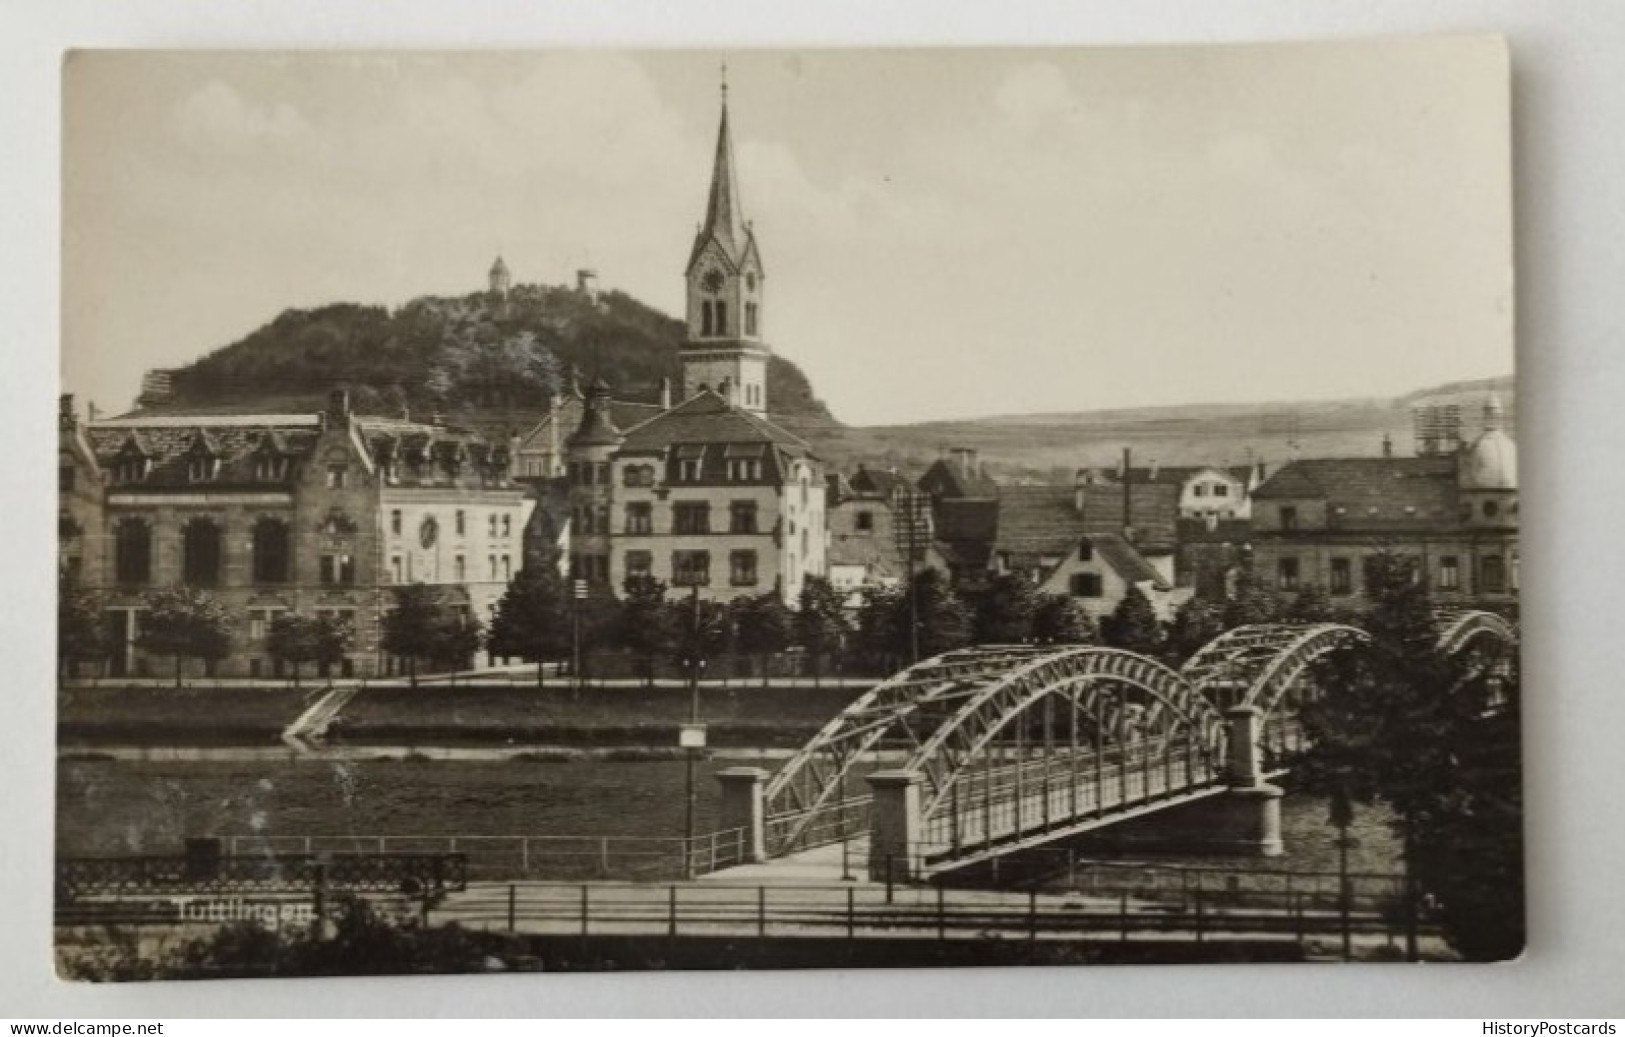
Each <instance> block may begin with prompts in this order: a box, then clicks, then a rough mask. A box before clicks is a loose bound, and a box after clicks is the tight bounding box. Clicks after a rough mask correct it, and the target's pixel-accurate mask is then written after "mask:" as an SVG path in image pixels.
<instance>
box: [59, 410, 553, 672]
mask: <svg viewBox="0 0 1625 1037" xmlns="http://www.w3.org/2000/svg"><path fill="white" fill-rule="evenodd" d="M59 424H60V437H61V447H60V448H59V457H60V459H61V468H62V472H61V477H62V489H61V491H60V494H59V498H60V500H61V507H62V513H63V521H62V528H63V531H64V533H65V534H66V535H64V536H63V538H62V544H61V552H62V564H63V567H64V570H65V571H67V572H71V573H72V576H73V578H74V579H76V580H78V581H79V582H80V583H81V584H83V585H85V586H88V587H91V588H94V589H95V590H96V591H97V592H99V594H100V595H101V597H102V598H103V599H104V601H105V605H106V618H107V627H108V632H109V635H110V642H111V644H112V645H113V646H114V647H113V650H112V653H111V655H110V658H109V660H108V666H107V672H108V673H109V674H110V675H113V676H125V675H139V674H140V673H142V672H144V671H145V670H146V669H147V668H148V667H149V665H151V664H152V661H151V660H148V659H147V658H145V656H144V655H143V653H142V652H141V651H140V650H139V649H137V648H136V647H135V645H134V642H135V639H136V637H137V635H138V634H139V631H140V624H141V614H142V613H143V611H144V610H145V608H146V604H145V601H146V596H147V594H148V593H149V592H150V591H152V590H155V589H158V588H162V587H167V586H173V585H184V586H190V587H194V588H197V589H201V590H205V591H207V592H208V593H210V594H211V595H213V596H214V597H216V598H217V599H218V600H219V601H220V602H221V604H222V605H223V606H224V607H225V608H226V610H227V611H228V612H229V613H230V614H232V615H233V617H234V618H235V619H236V620H237V624H236V626H237V630H236V635H235V638H234V643H233V646H232V650H231V653H230V654H229V655H228V656H227V657H226V658H224V659H222V660H220V661H219V662H218V663H216V664H212V665H211V666H210V667H209V672H210V673H212V674H214V675H218V676H223V677H260V676H264V677H270V676H275V675H277V674H278V672H279V666H278V664H276V663H275V662H273V661H272V660H271V659H270V658H269V657H268V656H267V654H266V652H265V641H266V635H267V633H268V632H269V627H270V624H271V622H272V620H274V619H275V617H276V616H278V615H281V614H284V613H292V614H297V615H305V616H319V615H328V616H331V617H333V618H336V619H340V620H343V621H347V622H348V623H350V625H351V627H352V630H353V631H354V637H353V643H352V647H351V651H350V652H349V653H348V655H347V656H346V658H345V659H344V660H343V662H342V663H341V664H340V665H339V666H338V667H337V671H336V672H337V674H339V675H346V676H347V675H358V676H370V675H375V674H387V673H390V672H394V671H395V670H396V669H397V668H398V662H397V661H396V660H393V659H390V658H388V657H387V656H385V655H384V653H383V651H382V648H381V643H380V623H381V618H382V614H383V611H384V610H385V609H386V608H388V607H389V604H390V600H391V595H390V594H389V589H390V588H391V587H394V586H398V585H401V584H406V583H427V584H432V585H437V586H440V587H443V588H444V589H445V590H444V593H445V596H446V597H447V598H448V600H450V601H451V602H452V603H454V604H456V605H458V606H460V607H461V608H463V609H466V610H467V611H468V612H469V614H471V615H472V616H475V617H477V618H478V619H480V620H481V621H485V620H488V619H489V617H490V613H491V609H492V607H493V606H494V605H495V602H496V600H497V598H498V597H500V595H501V594H502V592H503V591H504V590H505V589H506V587H507V582H508V579H509V578H510V577H511V575H512V573H513V572H514V571H515V569H516V567H517V563H518V561H519V555H520V549H521V545H522V539H523V537H522V534H523V529H524V526H525V519H526V516H527V508H528V504H527V501H526V497H525V494H524V492H523V489H522V488H521V487H519V486H518V485H517V484H515V483H514V482H513V481H512V480H511V479H510V478H509V476H508V468H509V460H510V459H509V456H508V446H507V444H505V443H491V442H488V441H487V440H485V439H484V438H483V437H481V436H479V435H478V434H477V433H473V432H469V431H467V430H462V429H456V428H451V427H447V426H443V425H434V424H426V423H422V422H412V421H407V420H404V419H393V418H380V417H366V416H361V415H356V414H353V413H351V411H350V406H349V394H348V393H347V392H345V391H343V390H337V391H335V392H334V393H333V394H332V396H331V397H330V400H329V403H328V406H327V408H326V410H325V411H323V412H322V413H319V414H197V413H186V412H177V411H166V412H162V413H157V414H140V415H133V416H129V415H127V416H124V417H118V418H109V419H104V420H99V421H92V422H87V423H83V424H81V423H80V422H79V421H78V419H77V416H76V415H74V414H73V412H72V404H71V399H70V398H64V400H63V410H62V415H61V418H60V421H59ZM165 665H166V666H167V665H168V663H167V661H165Z"/></svg>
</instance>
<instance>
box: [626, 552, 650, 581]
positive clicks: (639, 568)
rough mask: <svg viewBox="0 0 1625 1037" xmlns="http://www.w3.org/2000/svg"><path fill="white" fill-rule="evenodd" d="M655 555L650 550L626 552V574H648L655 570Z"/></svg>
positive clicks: (632, 575) (630, 575) (629, 575)
mask: <svg viewBox="0 0 1625 1037" xmlns="http://www.w3.org/2000/svg"><path fill="white" fill-rule="evenodd" d="M654 561H655V558H654V555H653V554H651V553H650V552H648V551H628V552H626V575H627V576H628V577H629V578H630V577H634V576H648V575H649V574H650V573H651V572H652V571H653V570H654Z"/></svg>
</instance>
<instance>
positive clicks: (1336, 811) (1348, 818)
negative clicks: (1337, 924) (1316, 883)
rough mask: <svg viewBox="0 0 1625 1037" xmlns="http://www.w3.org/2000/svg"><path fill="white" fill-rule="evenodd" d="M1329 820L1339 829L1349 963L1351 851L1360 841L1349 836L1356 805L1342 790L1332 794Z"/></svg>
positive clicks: (1340, 896)
mask: <svg viewBox="0 0 1625 1037" xmlns="http://www.w3.org/2000/svg"><path fill="white" fill-rule="evenodd" d="M1328 820H1329V821H1330V823H1331V824H1332V826H1333V827H1335V828H1336V829H1337V911H1338V915H1339V918H1340V919H1341V922H1342V928H1343V960H1344V961H1348V960H1350V959H1351V958H1353V957H1354V946H1353V943H1354V941H1353V935H1352V933H1350V931H1349V913H1350V908H1351V907H1352V905H1351V903H1350V901H1351V899H1352V894H1353V890H1351V889H1350V888H1349V851H1350V850H1351V849H1353V848H1354V847H1355V846H1357V845H1359V840H1357V839H1355V838H1354V837H1353V836H1351V835H1349V826H1350V825H1352V824H1353V823H1354V805H1353V804H1352V803H1351V802H1350V801H1349V797H1348V793H1346V792H1344V791H1343V790H1342V789H1338V790H1337V791H1336V792H1334V793H1333V794H1332V804H1331V817H1330V818H1328Z"/></svg>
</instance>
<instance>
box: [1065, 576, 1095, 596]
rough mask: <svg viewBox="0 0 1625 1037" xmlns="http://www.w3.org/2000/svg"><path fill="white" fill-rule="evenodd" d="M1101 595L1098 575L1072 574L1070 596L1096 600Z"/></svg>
mask: <svg viewBox="0 0 1625 1037" xmlns="http://www.w3.org/2000/svg"><path fill="white" fill-rule="evenodd" d="M1101 594H1102V590H1101V582H1100V574H1099V573H1073V574H1072V596H1073V597H1074V598H1098V597H1100V596H1101Z"/></svg>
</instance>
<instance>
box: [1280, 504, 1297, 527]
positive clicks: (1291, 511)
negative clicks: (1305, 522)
mask: <svg viewBox="0 0 1625 1037" xmlns="http://www.w3.org/2000/svg"><path fill="white" fill-rule="evenodd" d="M1281 528H1282V529H1284V530H1288V531H1290V530H1294V529H1297V528H1298V509H1297V508H1294V507H1290V506H1288V507H1284V508H1282V509H1281Z"/></svg>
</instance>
